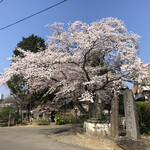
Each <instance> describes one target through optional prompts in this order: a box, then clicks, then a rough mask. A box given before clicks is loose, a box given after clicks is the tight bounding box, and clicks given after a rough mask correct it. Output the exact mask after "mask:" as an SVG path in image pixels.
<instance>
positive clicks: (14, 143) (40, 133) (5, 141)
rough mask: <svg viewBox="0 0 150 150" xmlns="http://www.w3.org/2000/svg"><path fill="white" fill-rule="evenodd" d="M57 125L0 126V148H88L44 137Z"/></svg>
mask: <svg viewBox="0 0 150 150" xmlns="http://www.w3.org/2000/svg"><path fill="white" fill-rule="evenodd" d="M56 128H57V127H55V126H54V127H51V126H40V127H10V128H0V150H88V149H87V148H83V147H79V146H75V145H71V144H65V143H61V142H58V141H56V140H53V139H49V138H46V134H47V133H48V134H49V133H50V132H53V130H56Z"/></svg>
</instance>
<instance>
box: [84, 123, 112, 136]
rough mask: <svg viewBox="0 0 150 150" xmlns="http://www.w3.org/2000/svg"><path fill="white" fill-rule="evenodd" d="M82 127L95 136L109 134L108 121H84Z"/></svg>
mask: <svg viewBox="0 0 150 150" xmlns="http://www.w3.org/2000/svg"><path fill="white" fill-rule="evenodd" d="M84 128H85V130H86V132H87V133H89V134H91V135H95V136H101V135H103V136H108V135H110V124H108V123H90V122H84Z"/></svg>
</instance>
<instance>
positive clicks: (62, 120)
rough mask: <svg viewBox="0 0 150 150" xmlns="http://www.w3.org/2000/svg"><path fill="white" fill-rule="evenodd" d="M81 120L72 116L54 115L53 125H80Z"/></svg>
mask: <svg viewBox="0 0 150 150" xmlns="http://www.w3.org/2000/svg"><path fill="white" fill-rule="evenodd" d="M81 122H83V119H82V118H81V117H77V118H76V117H75V116H73V115H72V114H57V115H55V124H56V125H62V124H67V123H73V124H74V123H81Z"/></svg>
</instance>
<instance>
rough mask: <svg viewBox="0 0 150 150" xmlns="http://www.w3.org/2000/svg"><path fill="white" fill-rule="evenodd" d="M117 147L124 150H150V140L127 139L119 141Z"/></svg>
mask: <svg viewBox="0 0 150 150" xmlns="http://www.w3.org/2000/svg"><path fill="white" fill-rule="evenodd" d="M117 145H118V146H119V147H121V148H123V149H124V150H150V140H148V139H143V138H142V139H140V140H131V139H129V138H127V137H124V138H121V139H119V140H118V142H117Z"/></svg>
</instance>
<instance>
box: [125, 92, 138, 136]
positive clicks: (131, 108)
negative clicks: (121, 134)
mask: <svg viewBox="0 0 150 150" xmlns="http://www.w3.org/2000/svg"><path fill="white" fill-rule="evenodd" d="M123 99H124V110H125V121H126V133H127V136H128V137H129V138H131V139H139V138H140V131H139V123H138V116H137V109H136V104H135V100H134V97H133V92H132V90H128V89H127V90H125V91H124V94H123Z"/></svg>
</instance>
